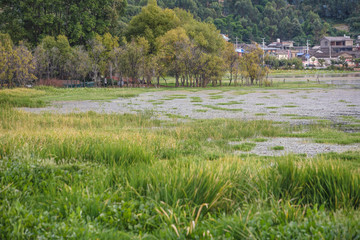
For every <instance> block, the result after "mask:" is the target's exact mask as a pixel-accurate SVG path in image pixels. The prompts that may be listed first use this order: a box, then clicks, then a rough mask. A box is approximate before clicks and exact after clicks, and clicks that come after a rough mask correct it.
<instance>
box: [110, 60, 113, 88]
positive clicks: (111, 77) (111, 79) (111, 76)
mask: <svg viewBox="0 0 360 240" xmlns="http://www.w3.org/2000/svg"><path fill="white" fill-rule="evenodd" d="M112 72H113V66H112V63H110V64H109V75H110V81H111V86H113V87H114V82H113V75H112Z"/></svg>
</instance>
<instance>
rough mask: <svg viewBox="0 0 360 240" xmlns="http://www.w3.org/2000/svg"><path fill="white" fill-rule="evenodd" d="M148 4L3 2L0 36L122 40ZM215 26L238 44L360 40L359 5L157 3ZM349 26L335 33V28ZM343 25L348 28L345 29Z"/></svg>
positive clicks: (238, 0) (213, 0) (272, 0)
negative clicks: (109, 37)
mask: <svg viewBox="0 0 360 240" xmlns="http://www.w3.org/2000/svg"><path fill="white" fill-rule="evenodd" d="M147 1H148V0H96V1H94V0H82V1H78V0H66V1H64V0H57V1H54V0H2V1H0V32H1V33H9V34H10V35H11V37H12V39H13V40H14V42H16V43H17V42H19V41H21V40H25V41H26V42H28V43H30V44H31V45H33V46H34V45H36V44H38V43H39V41H40V40H41V39H43V38H44V37H45V36H47V35H50V36H58V35H60V34H61V35H65V36H66V37H68V38H69V40H70V43H71V44H72V45H78V44H86V43H87V42H88V40H89V39H91V38H93V37H94V36H95V34H101V35H102V34H104V33H106V32H110V33H111V34H112V35H115V36H119V37H122V36H124V33H125V32H126V31H125V30H126V27H127V25H128V23H129V22H130V20H131V18H132V17H133V16H135V15H137V14H138V13H139V12H140V10H141V8H142V7H143V6H145V5H146V4H147ZM157 2H158V5H159V6H160V7H163V8H171V9H173V8H182V9H185V10H188V11H189V12H191V13H192V14H193V15H194V17H195V18H196V19H197V20H202V21H206V22H212V23H214V24H215V25H216V27H217V28H218V29H219V30H221V32H222V33H224V34H227V35H229V37H230V38H231V41H233V42H235V40H236V39H238V41H239V42H251V41H256V42H261V41H262V38H265V41H266V42H267V43H268V42H270V41H275V40H276V39H277V38H280V39H282V40H294V41H295V44H296V45H297V44H305V42H306V40H310V43H311V44H318V41H319V39H320V38H321V37H322V36H324V35H343V34H347V35H349V34H350V35H352V36H353V37H354V36H356V35H360V14H359V13H360V1H359V0H342V1H340V0H287V1H286V0H157ZM339 24H340V25H341V24H342V25H343V26H345V25H346V26H349V31H350V32H348V30H347V28H346V27H345V28H341V27H340V28H339V27H337V28H334V27H333V26H339ZM344 24H345V25H344Z"/></svg>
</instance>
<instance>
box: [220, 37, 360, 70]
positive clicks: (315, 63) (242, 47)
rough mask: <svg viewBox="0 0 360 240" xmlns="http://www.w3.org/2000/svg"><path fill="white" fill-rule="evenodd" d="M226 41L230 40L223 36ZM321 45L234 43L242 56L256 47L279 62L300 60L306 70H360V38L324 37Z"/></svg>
mask: <svg viewBox="0 0 360 240" xmlns="http://www.w3.org/2000/svg"><path fill="white" fill-rule="evenodd" d="M222 36H223V38H224V39H225V40H226V41H230V39H229V38H228V37H227V36H226V35H223V34H222ZM318 44H319V45H315V46H313V47H310V46H309V44H307V46H295V45H294V41H282V40H281V39H279V38H278V39H277V41H276V42H272V43H270V44H268V45H266V44H265V42H263V43H260V44H259V43H255V42H254V43H251V44H246V43H234V48H235V50H236V52H237V53H238V54H239V56H241V55H242V54H243V53H246V52H248V51H250V50H251V49H254V48H256V47H260V48H261V49H263V50H264V52H265V54H267V55H269V56H274V57H276V58H277V59H278V60H282V59H284V60H290V59H293V58H300V59H301V60H302V63H303V66H304V68H317V69H321V68H327V67H329V66H340V67H343V66H344V65H346V67H347V68H354V70H360V67H359V59H360V36H358V37H357V39H356V40H354V39H352V38H350V37H349V36H346V35H344V36H343V37H323V38H322V39H321V40H320V42H319V43H318Z"/></svg>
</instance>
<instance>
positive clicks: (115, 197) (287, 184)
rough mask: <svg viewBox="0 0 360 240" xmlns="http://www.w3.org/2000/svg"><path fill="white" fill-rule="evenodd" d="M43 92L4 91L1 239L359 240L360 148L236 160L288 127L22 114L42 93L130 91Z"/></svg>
mask: <svg viewBox="0 0 360 240" xmlns="http://www.w3.org/2000/svg"><path fill="white" fill-rule="evenodd" d="M40 89H41V90H40ZM40 89H38V90H36V89H35V90H33V89H12V90H1V91H0V94H3V95H2V97H3V98H4V99H7V102H6V105H5V107H1V108H0V126H1V128H0V143H1V144H0V169H1V171H0V189H1V191H0V238H1V239H32V238H39V239H40V238H44V239H48V238H66V239H71V238H76V239H97V238H98V239H139V238H144V239H178V238H180V239H211V238H213V239H242V238H244V239H247V238H254V237H256V238H257V239H292V238H301V239H313V238H315V237H316V238H319V239H320V238H325V239H354V238H357V237H358V236H359V234H360V233H359V227H360V226H359V222H360V219H359V216H360V215H359V207H360V189H359V187H358V186H359V184H360V177H359V174H358V173H359V153H358V152H356V151H354V152H346V153H339V154H338V153H329V154H324V155H320V156H317V157H314V158H306V159H304V157H302V156H294V155H288V156H284V157H278V158H276V157H258V156H245V157H244V156H237V155H234V154H233V152H234V151H233V150H234V149H233V148H232V147H231V145H230V144H229V142H231V141H241V140H244V139H249V140H250V141H257V142H260V141H264V138H263V137H274V136H283V135H285V134H286V133H288V131H289V130H287V129H285V128H283V127H281V126H279V125H278V124H277V125H274V124H273V123H272V122H269V121H240V120H236V119H213V120H191V119H188V120H187V121H186V122H174V121H170V122H165V121H159V120H154V119H153V112H150V111H149V112H142V113H139V114H138V115H133V114H124V115H123V114H98V113H94V112H86V113H71V114H63V115H62V114H52V113H41V114H31V113H27V112H24V111H19V110H16V109H14V108H13V107H17V106H23V103H24V101H25V100H31V101H36V100H37V99H40V98H43V97H47V99H51V98H52V97H53V98H52V99H62V100H63V99H74V98H76V97H80V98H83V99H86V98H85V97H84V95H86V96H87V97H88V98H89V99H91V97H94V96H93V95H96V97H98V98H100V97H105V96H107V94H110V95H111V96H113V97H114V96H115V95H116V94H120V92H119V91H123V90H122V89H115V90H116V91H115V90H114V89H113V90H112V89H80V90H78V89H72V90H73V91H68V92H65V90H64V89H56V88H49V87H41V88H40ZM132 91H135V92H133V94H134V93H136V91H139V90H132ZM125 93H127V94H131V93H132V92H125ZM79 95H80V96H79ZM0 96H1V95H0ZM182 96H183V95H180V94H177V95H175V94H174V95H172V97H182ZM10 102H12V104H11V103H10ZM0 103H1V106H4V104H3V103H4V102H0ZM293 128H295V129H294V131H296V132H298V130H299V129H298V128H296V127H293ZM309 128H310V129H309V130H308V132H305V133H306V134H308V136H310V137H313V138H315V139H316V137H317V136H318V135H319V134H320V133H321V132H323V133H327V134H324V135H321V138H322V139H330V140H333V138H335V136H336V137H337V136H340V138H344V139H345V138H346V137H349V138H351V137H352V136H353V135H352V134H350V133H345V132H344V133H340V132H339V131H336V132H334V133H333V134H332V135H329V132H331V131H330V130H329V129H327V128H326V126H312V127H309ZM326 129H327V130H326ZM332 131H333V130H332ZM296 134H298V133H296ZM312 134H313V135H312ZM294 136H295V135H294ZM254 137H257V139H254ZM254 145H255V143H248V144H247V145H246V147H247V148H252V147H254ZM165 159H166V160H165Z"/></svg>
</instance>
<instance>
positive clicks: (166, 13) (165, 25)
mask: <svg viewBox="0 0 360 240" xmlns="http://www.w3.org/2000/svg"><path fill="white" fill-rule="evenodd" d="M179 25H180V20H179V18H178V17H177V16H176V14H175V12H174V11H173V10H170V9H161V8H160V7H159V6H157V3H156V0H149V3H148V5H147V6H145V7H143V8H142V9H141V12H140V14H138V15H137V16H135V17H134V18H133V19H131V21H130V23H129V26H128V29H127V32H126V36H127V39H128V40H131V39H132V38H133V37H135V38H136V37H144V38H145V39H146V40H147V41H148V42H149V44H150V51H152V52H153V51H155V40H156V38H157V37H159V36H162V35H164V34H165V33H166V32H167V31H169V30H171V29H173V28H176V27H177V26H179Z"/></svg>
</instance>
